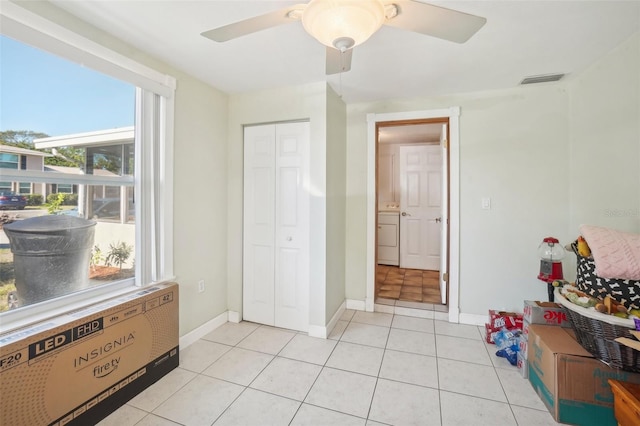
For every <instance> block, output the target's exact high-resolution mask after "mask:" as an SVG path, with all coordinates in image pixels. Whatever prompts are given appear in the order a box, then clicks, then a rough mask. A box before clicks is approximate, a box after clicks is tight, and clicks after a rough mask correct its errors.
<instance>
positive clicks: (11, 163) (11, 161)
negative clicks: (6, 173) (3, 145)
mask: <svg viewBox="0 0 640 426" xmlns="http://www.w3.org/2000/svg"><path fill="white" fill-rule="evenodd" d="M19 160H20V156H19V155H16V154H7V153H4V152H0V169H17V168H18V161H19Z"/></svg>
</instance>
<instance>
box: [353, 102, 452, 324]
mask: <svg viewBox="0 0 640 426" xmlns="http://www.w3.org/2000/svg"><path fill="white" fill-rule="evenodd" d="M433 118H449V141H448V142H449V298H448V304H447V306H448V308H449V322H453V323H457V322H459V317H460V308H459V296H460V294H459V292H460V283H459V277H460V267H459V258H460V232H459V231H460V229H459V227H460V128H459V127H460V126H459V121H460V120H459V118H460V107H450V108H446V109H434V110H424V111H407V112H397V113H384V114H375V113H370V114H367V245H366V247H367V248H366V250H367V260H366V269H367V271H366V280H367V282H366V287H367V290H366V299H365V309H366V310H367V311H369V312H373V309H374V305H375V277H376V259H375V256H376V250H375V249H376V247H375V244H376V229H375V227H376V214H377V210H378V209H377V206H376V142H377V137H376V125H377V124H378V123H382V122H387V121H402V120H421V119H433Z"/></svg>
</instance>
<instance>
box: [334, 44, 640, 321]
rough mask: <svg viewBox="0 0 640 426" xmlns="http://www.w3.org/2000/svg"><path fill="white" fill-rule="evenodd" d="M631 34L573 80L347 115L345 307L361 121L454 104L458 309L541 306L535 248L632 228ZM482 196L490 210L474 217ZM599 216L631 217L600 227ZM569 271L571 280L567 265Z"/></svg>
mask: <svg viewBox="0 0 640 426" xmlns="http://www.w3.org/2000/svg"><path fill="white" fill-rule="evenodd" d="M638 43H639V42H638V35H637V34H636V36H634V37H633V38H632V39H631V40H629V41H628V42H627V43H625V44H623V45H622V46H620V47H619V48H618V49H616V50H614V51H613V52H611V53H610V54H609V55H607V56H606V57H604V58H602V59H601V60H599V61H598V62H597V63H596V64H594V65H593V66H592V67H591V68H590V69H589V70H588V71H586V72H585V73H583V75H581V76H577V77H576V78H575V79H573V80H569V81H567V82H564V83H563V82H560V83H555V84H544V85H536V86H530V87H517V88H513V89H508V90H500V91H491V92H483V93H473V94H463V95H458V96H450V97H440V98H430V99H418V100H402V101H395V102H393V101H390V102H379V103H368V104H358V105H350V106H348V145H347V147H348V148H347V164H348V171H347V194H348V201H347V240H346V244H347V270H346V283H347V298H348V299H357V300H364V298H365V292H366V283H365V277H366V268H365V266H366V265H365V248H366V247H365V239H366V238H365V237H366V225H365V222H366V175H367V167H366V144H367V129H366V114H367V113H387V112H400V111H412V110H428V109H438V108H445V107H450V106H460V107H461V116H460V241H459V245H460V268H459V269H460V311H461V313H463V314H464V313H466V314H474V315H486V312H487V310H488V309H490V308H498V309H501V308H504V309H518V310H520V309H521V308H522V301H523V300H524V299H537V300H544V299H546V290H545V288H546V287H545V285H544V284H543V283H542V282H540V281H538V280H537V279H536V278H535V277H536V275H537V273H538V258H537V251H536V249H537V246H538V245H539V243H540V241H541V240H542V238H544V237H546V236H549V235H553V236H556V237H558V238H559V239H560V240H561V242H563V243H565V244H566V243H568V242H570V241H571V240H572V239H575V238H576V237H577V235H578V232H579V229H578V226H579V224H580V223H584V222H585V221H589V222H596V223H595V224H601V225H608V226H612V227H617V228H619V229H628V230H635V231H637V230H638V229H639V227H640V225H639V222H640V212H639V209H640V201H639V197H640V190H639V188H640V186H639V183H640V151H639V150H640V131H639V126H640V124H639V123H640V114H639V112H638V109H639V108H640V107H639V105H640V95H639V89H638V87H639V81H640V60H639V58H638V56H639V52H640V49H639V48H638ZM482 197H491V202H492V209H491V210H482V209H481V208H480V201H481V198H482ZM606 209H613V210H615V211H622V212H628V213H626V215H625V216H624V217H606V213H605V212H606ZM571 257H572V256H571V255H568V258H567V261H566V262H565V275H566V277H567V278H570V279H571V278H573V277H574V276H575V269H574V265H575V263H574V259H571Z"/></svg>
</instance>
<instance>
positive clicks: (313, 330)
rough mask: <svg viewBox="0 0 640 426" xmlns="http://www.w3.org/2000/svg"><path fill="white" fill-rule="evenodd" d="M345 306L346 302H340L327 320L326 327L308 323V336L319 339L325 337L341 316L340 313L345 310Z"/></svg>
mask: <svg viewBox="0 0 640 426" xmlns="http://www.w3.org/2000/svg"><path fill="white" fill-rule="evenodd" d="M345 307H346V302H342V305H340V307H339V308H338V310H337V311H336V313H335V314H333V317H331V320H329V323H328V324H327V326H326V327H322V326H319V325H310V326H309V331H308V333H309V336H310V337H318V338H320V339H326V338H327V337H328V336H329V335H330V334H331V332H332V331H333V327H335V326H336V324H337V323H338V321H339V320H340V318H341V317H342V314H343V313H344V311H345Z"/></svg>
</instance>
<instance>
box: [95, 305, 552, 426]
mask: <svg viewBox="0 0 640 426" xmlns="http://www.w3.org/2000/svg"><path fill="white" fill-rule="evenodd" d="M483 332H484V328H483V327H476V326H470V325H461V324H449V323H447V322H444V321H439V320H434V319H428V318H415V317H408V316H400V315H393V314H388V313H381V312H375V313H367V312H355V311H351V310H347V311H346V312H345V313H344V315H343V316H342V318H341V321H339V325H338V326H336V328H335V329H334V332H333V333H332V334H331V336H329V339H326V340H325V339H317V338H312V337H308V336H307V335H306V334H303V333H296V332H293V331H289V330H283V329H278V328H273V327H267V326H262V325H258V324H253V323H248V322H242V323H240V324H234V323H226V324H224V325H223V326H221V327H219V328H218V329H216V330H214V331H213V332H211V333H210V334H208V335H207V336H205V337H204V338H202V339H201V340H199V341H197V342H196V343H194V344H192V345H191V346H189V347H187V348H185V349H184V350H182V351H181V353H180V367H179V368H177V369H175V370H173V371H172V372H171V373H169V374H168V375H167V376H165V377H164V378H162V379H161V380H160V381H159V382H158V383H156V384H154V385H153V386H151V387H150V388H148V389H147V390H145V391H144V392H142V393H141V394H140V395H138V396H136V397H135V398H133V399H132V400H131V401H129V403H128V404H126V405H124V406H123V407H121V408H120V409H118V410H117V411H116V412H114V413H113V414H111V415H110V416H109V417H107V418H106V419H104V420H103V421H102V422H101V423H100V425H101V426H111V425H113V426H129V425H137V426H145V425H146V426H151V425H153V426H156V425H157V426H164V425H167V426H169V425H174V426H175V425H207V426H209V425H243V426H253V425H255V426H262V425H314V426H324V425H380V424H386V425H464V426H481V425H491V426H501V425H505V426H506V425H520V426H525V425H531V426H534V425H535V426H544V425H556V424H557V423H556V422H555V421H554V420H553V418H552V417H551V416H550V414H549V413H548V412H547V410H546V408H545V407H544V405H543V404H542V402H541V401H540V399H539V398H538V396H537V395H536V394H535V392H534V391H533V389H532V387H531V385H530V384H529V382H528V381H527V380H525V379H523V378H522V377H521V376H520V374H519V373H518V371H517V370H516V368H515V367H513V366H511V365H510V364H509V363H508V362H507V360H505V359H504V358H499V357H496V356H495V355H494V353H495V346H494V345H489V344H487V343H485V342H484V339H483Z"/></svg>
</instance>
